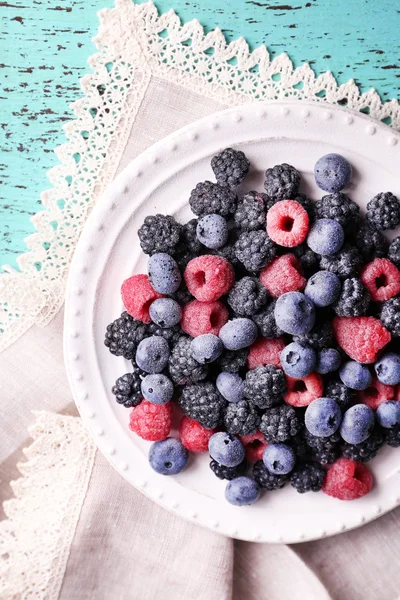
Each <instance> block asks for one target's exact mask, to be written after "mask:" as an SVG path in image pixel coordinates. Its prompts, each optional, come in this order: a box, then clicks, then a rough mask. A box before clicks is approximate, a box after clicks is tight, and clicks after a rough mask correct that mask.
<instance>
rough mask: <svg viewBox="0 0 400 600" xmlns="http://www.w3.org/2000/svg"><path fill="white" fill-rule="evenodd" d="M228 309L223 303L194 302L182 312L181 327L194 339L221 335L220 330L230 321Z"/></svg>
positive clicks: (189, 303)
mask: <svg viewBox="0 0 400 600" xmlns="http://www.w3.org/2000/svg"><path fill="white" fill-rule="evenodd" d="M228 319H229V315H228V309H227V308H226V306H225V305H224V304H222V302H218V300H215V301H214V302H199V300H192V301H191V302H188V304H185V306H184V307H183V310H182V319H181V327H182V329H183V331H184V332H185V333H188V334H189V335H191V336H192V337H197V336H198V335H203V334H204V333H213V334H214V335H218V334H219V330H220V329H221V327H222V326H223V325H225V323H226V322H227V321H228Z"/></svg>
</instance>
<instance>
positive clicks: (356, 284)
mask: <svg viewBox="0 0 400 600" xmlns="http://www.w3.org/2000/svg"><path fill="white" fill-rule="evenodd" d="M370 301H371V297H370V295H369V293H368V290H367V289H366V288H365V287H364V286H363V284H362V282H361V281H360V280H359V279H357V278H356V277H352V278H351V279H345V280H344V281H343V283H342V291H341V292H340V296H339V298H338V299H337V301H336V302H335V304H334V305H333V310H334V311H335V313H336V314H337V315H339V317H360V316H362V315H365V313H366V312H367V309H368V306H369V303H370Z"/></svg>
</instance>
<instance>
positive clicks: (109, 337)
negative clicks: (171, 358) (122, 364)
mask: <svg viewBox="0 0 400 600" xmlns="http://www.w3.org/2000/svg"><path fill="white" fill-rule="evenodd" d="M147 335H148V334H147V328H146V325H145V324H144V323H142V322H141V321H137V320H136V319H134V318H133V317H131V316H130V315H128V313H127V312H123V313H122V315H121V316H120V317H118V319H115V321H113V322H112V323H110V324H109V325H107V330H106V336H105V339H104V344H105V346H107V348H108V349H109V351H110V352H111V354H114V355H115V356H123V357H124V358H126V359H127V360H132V358H134V356H135V354H136V348H137V346H138V344H139V342H141V341H142V340H143V339H144V338H145V337H147Z"/></svg>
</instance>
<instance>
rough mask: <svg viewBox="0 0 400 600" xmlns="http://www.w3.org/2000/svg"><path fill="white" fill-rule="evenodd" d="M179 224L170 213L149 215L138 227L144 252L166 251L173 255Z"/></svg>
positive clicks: (178, 236)
mask: <svg viewBox="0 0 400 600" xmlns="http://www.w3.org/2000/svg"><path fill="white" fill-rule="evenodd" d="M180 234H181V225H179V223H177V222H176V221H175V219H174V217H171V215H149V216H147V217H146V218H145V220H144V223H143V225H142V226H141V227H140V228H139V231H138V237H139V240H140V246H141V248H142V250H143V252H144V253H145V254H150V255H152V254H155V253H156V252H166V253H167V254H171V255H173V254H174V253H175V251H176V247H177V245H178V243H179V238H180Z"/></svg>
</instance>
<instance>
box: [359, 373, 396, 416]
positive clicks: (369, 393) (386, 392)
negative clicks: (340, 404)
mask: <svg viewBox="0 0 400 600" xmlns="http://www.w3.org/2000/svg"><path fill="white" fill-rule="evenodd" d="M394 395H395V388H394V387H393V386H392V385H385V384H384V383H381V382H380V381H379V379H377V377H374V378H373V379H372V382H371V383H370V385H369V386H368V387H367V388H366V389H365V390H361V391H360V392H357V398H358V401H359V402H362V403H363V404H366V405H367V406H369V407H370V408H372V409H373V410H376V409H377V408H378V406H379V405H380V404H382V402H387V401H388V400H393V398H394Z"/></svg>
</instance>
